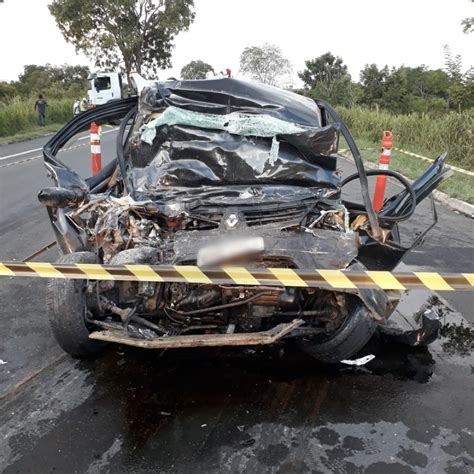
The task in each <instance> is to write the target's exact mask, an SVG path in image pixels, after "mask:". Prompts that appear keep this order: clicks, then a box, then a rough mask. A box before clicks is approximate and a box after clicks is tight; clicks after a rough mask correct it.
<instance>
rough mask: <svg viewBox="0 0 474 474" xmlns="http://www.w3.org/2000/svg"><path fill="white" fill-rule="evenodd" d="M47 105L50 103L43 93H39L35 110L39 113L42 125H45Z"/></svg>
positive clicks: (39, 120)
mask: <svg viewBox="0 0 474 474" xmlns="http://www.w3.org/2000/svg"><path fill="white" fill-rule="evenodd" d="M46 107H48V103H47V102H46V101H45V100H44V99H43V94H39V95H38V99H37V100H36V102H35V110H36V112H37V113H38V124H39V126H40V127H44V125H45V120H46Z"/></svg>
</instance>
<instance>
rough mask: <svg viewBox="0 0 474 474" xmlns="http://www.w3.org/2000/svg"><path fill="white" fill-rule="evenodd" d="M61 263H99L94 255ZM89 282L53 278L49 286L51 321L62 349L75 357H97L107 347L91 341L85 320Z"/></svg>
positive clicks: (68, 258) (71, 256)
mask: <svg viewBox="0 0 474 474" xmlns="http://www.w3.org/2000/svg"><path fill="white" fill-rule="evenodd" d="M57 263H68V264H74V263H96V256H95V254H94V253H92V252H76V253H71V254H67V255H64V256H62V257H60V258H59V260H58V261H57ZM84 287H85V280H72V279H68V278H64V279H63V278H53V279H50V280H48V282H47V286H46V304H47V309H48V318H49V322H50V325H51V329H52V331H53V334H54V337H55V339H56V341H57V342H58V344H59V345H60V346H61V348H62V349H63V350H64V351H65V352H67V353H68V354H70V355H72V356H73V357H88V356H92V355H94V354H97V353H98V352H100V351H101V350H103V349H104V347H105V346H106V345H107V344H106V343H104V342H101V341H94V340H92V339H89V333H90V330H89V329H88V327H87V324H86V321H85V305H86V301H85V296H84Z"/></svg>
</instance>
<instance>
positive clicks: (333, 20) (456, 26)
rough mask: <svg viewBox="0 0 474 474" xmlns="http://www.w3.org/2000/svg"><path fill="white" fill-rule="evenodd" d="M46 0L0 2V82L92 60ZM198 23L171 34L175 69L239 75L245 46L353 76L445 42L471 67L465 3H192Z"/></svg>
mask: <svg viewBox="0 0 474 474" xmlns="http://www.w3.org/2000/svg"><path fill="white" fill-rule="evenodd" d="M49 3H51V0H4V3H0V80H14V79H17V77H18V75H19V74H20V73H21V72H22V69H23V66H24V65H25V64H45V63H48V62H49V63H51V64H63V63H69V64H91V63H90V62H89V61H88V60H87V59H86V58H85V57H84V56H81V55H77V54H76V53H75V50H74V47H73V46H72V45H69V44H67V43H66V42H65V41H64V39H63V37H62V35H61V34H60V32H59V30H58V28H57V27H56V24H55V22H54V20H53V18H52V17H51V15H50V14H49V10H48V8H47V5H48V4H49ZM195 5H196V20H195V22H194V23H193V24H192V25H191V27H190V29H189V31H187V32H185V33H181V34H180V35H179V36H178V37H177V39H176V47H175V49H174V54H173V69H172V70H169V71H165V72H163V73H162V74H160V79H166V77H169V76H171V75H174V76H179V71H180V69H181V67H182V66H183V65H184V64H186V63H187V62H189V61H190V60H193V59H202V60H203V61H206V62H208V63H210V64H211V65H212V66H213V67H214V68H215V69H216V70H218V71H219V70H223V69H225V68H227V67H229V68H231V69H232V71H233V73H234V74H236V73H237V72H238V64H239V56H240V53H241V51H242V50H243V48H245V47H246V46H251V45H259V44H262V43H264V42H269V43H274V44H277V45H279V46H280V47H281V48H282V50H283V53H284V55H285V56H286V57H287V58H288V59H290V60H291V62H292V63H293V67H294V70H295V71H299V70H301V69H302V68H303V66H304V61H305V60H306V59H310V58H313V57H316V56H319V55H320V54H322V53H324V52H326V51H331V52H332V53H333V54H336V55H339V56H342V58H343V59H344V62H345V63H346V64H347V65H348V67H349V71H350V73H351V75H352V77H353V79H358V78H359V71H360V69H361V68H362V67H363V66H364V64H366V63H372V62H374V63H376V64H378V65H379V66H383V65H385V64H388V65H390V66H392V65H393V66H400V65H402V64H405V65H407V66H418V65H420V64H426V65H428V66H429V67H432V68H439V67H443V65H444V59H443V45H444V44H448V45H450V47H451V48H452V50H453V52H455V53H460V54H461V55H462V57H463V61H464V66H465V68H467V67H468V66H470V65H473V64H474V33H472V34H470V35H466V34H463V33H462V28H461V25H460V22H461V20H462V19H463V18H465V17H468V16H474V3H471V2H469V1H468V0H397V1H388V0H357V1H356V0H325V1H323V0H291V1H289V0H195Z"/></svg>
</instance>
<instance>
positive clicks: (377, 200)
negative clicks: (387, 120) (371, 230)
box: [374, 130, 393, 212]
mask: <svg viewBox="0 0 474 474" xmlns="http://www.w3.org/2000/svg"><path fill="white" fill-rule="evenodd" d="M392 147H393V135H392V132H389V131H388V130H384V132H383V134H382V149H381V151H380V161H379V170H388V166H389V164H390V158H391V156H392ZM386 187H387V176H377V181H376V183H375V191H374V210H375V212H379V211H380V210H381V209H382V206H383V201H384V199H385V189H386Z"/></svg>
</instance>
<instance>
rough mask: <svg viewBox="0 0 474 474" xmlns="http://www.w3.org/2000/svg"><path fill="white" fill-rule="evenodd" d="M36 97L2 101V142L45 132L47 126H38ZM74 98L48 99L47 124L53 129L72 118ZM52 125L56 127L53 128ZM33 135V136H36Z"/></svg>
mask: <svg viewBox="0 0 474 474" xmlns="http://www.w3.org/2000/svg"><path fill="white" fill-rule="evenodd" d="M35 100H36V99H35V98H28V99H24V98H20V97H15V98H13V99H11V100H8V101H6V102H0V137H1V138H2V142H4V141H6V139H7V138H8V140H9V141H12V139H16V137H17V136H19V135H22V134H27V135H26V138H31V135H29V134H30V133H33V134H34V135H36V136H38V134H40V132H41V134H44V133H43V132H46V130H45V128H46V127H45V128H40V127H39V126H38V119H37V114H36V112H35V110H34V104H35ZM72 104H73V100H72V99H68V98H62V99H51V100H48V107H47V109H46V124H47V127H50V130H51V131H53V130H55V129H58V128H59V127H60V126H61V125H63V124H65V123H66V122H67V121H68V120H70V119H71V118H72ZM51 127H54V128H52V129H51ZM34 135H33V136H34Z"/></svg>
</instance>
